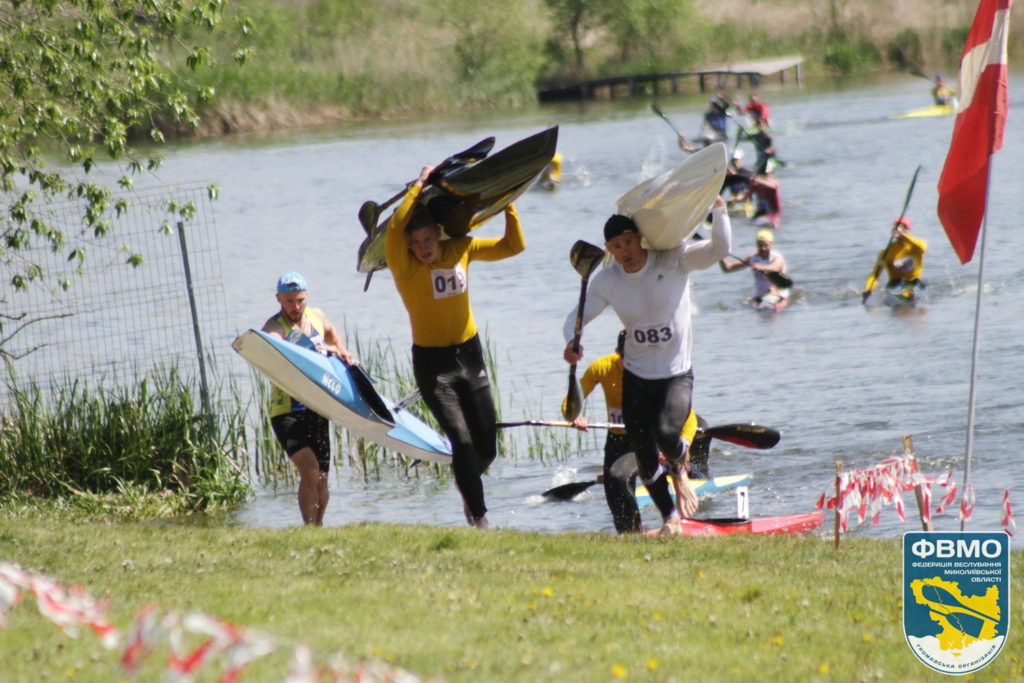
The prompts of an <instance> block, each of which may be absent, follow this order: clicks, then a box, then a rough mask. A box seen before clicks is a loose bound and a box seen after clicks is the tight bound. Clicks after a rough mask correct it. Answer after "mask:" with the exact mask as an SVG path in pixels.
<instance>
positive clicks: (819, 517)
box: [646, 510, 825, 536]
mask: <svg viewBox="0 0 1024 683" xmlns="http://www.w3.org/2000/svg"><path fill="white" fill-rule="evenodd" d="M681 521H682V528H683V534H684V535H686V536H728V535H731V534H764V535H777V534H802V533H806V532H808V531H813V530H814V529H817V528H818V527H820V526H821V525H822V523H823V522H824V521H825V513H824V512H822V511H821V510H816V511H814V512H807V513H803V514H797V515H781V516H778V517H755V518H753V519H747V518H742V517H722V518H717V519H691V518H689V517H687V518H684V519H683V520H681ZM658 531H659V529H650V530H649V531H647V532H646V534H647V535H648V536H657V535H658Z"/></svg>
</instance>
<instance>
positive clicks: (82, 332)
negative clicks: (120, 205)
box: [0, 186, 229, 398]
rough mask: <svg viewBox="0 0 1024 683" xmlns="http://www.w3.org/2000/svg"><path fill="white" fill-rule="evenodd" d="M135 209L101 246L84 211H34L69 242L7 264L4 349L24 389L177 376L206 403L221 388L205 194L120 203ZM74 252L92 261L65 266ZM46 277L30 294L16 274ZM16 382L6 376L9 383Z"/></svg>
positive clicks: (166, 194) (143, 196)
mask: <svg viewBox="0 0 1024 683" xmlns="http://www.w3.org/2000/svg"><path fill="white" fill-rule="evenodd" d="M119 199H124V200H126V201H127V208H126V209H125V210H124V211H123V212H122V213H121V214H120V215H117V216H114V215H113V214H112V215H111V217H110V220H111V223H112V224H113V229H112V230H111V231H110V232H109V233H108V234H107V235H104V236H101V237H96V236H94V235H93V234H92V232H91V231H90V230H85V229H83V225H82V215H83V204H82V203H76V202H69V203H62V204H52V205H43V206H37V207H35V211H36V213H37V214H38V215H39V216H40V217H41V218H43V219H44V220H45V221H47V222H48V223H49V224H50V225H51V226H52V227H54V228H57V229H59V230H61V231H63V233H64V234H65V236H66V242H67V245H66V247H65V248H63V249H61V250H59V251H53V250H52V249H51V248H50V247H49V246H48V245H38V246H36V247H34V248H32V249H29V250H26V251H18V252H12V251H7V252H3V253H2V254H0V270H3V271H8V272H6V273H0V274H2V276H3V281H4V284H3V291H4V294H3V296H2V297H0V314H2V315H3V317H4V325H3V331H2V333H0V339H4V340H5V341H4V342H3V351H4V355H5V357H6V358H7V360H8V362H9V364H10V367H11V368H12V369H13V376H14V377H15V378H16V380H17V381H18V382H25V381H31V382H35V383H36V384H38V385H40V386H43V385H46V384H49V383H51V382H54V381H67V380H69V379H70V380H78V379H86V380H88V381H89V383H90V384H92V385H96V386H113V385H118V384H124V383H127V382H133V381H135V380H137V379H138V378H139V377H141V376H144V375H147V374H149V373H151V372H153V371H154V370H158V369H162V368H169V367H175V368H177V369H178V370H179V371H180V372H181V373H182V374H183V375H186V376H193V377H195V378H197V379H198V380H199V381H200V382H201V384H200V388H201V389H202V390H203V395H204V398H205V396H206V395H207V391H206V387H207V382H213V381H216V380H217V379H218V378H217V377H216V365H215V364H211V363H210V362H209V361H210V360H211V359H212V358H214V357H215V356H216V355H220V354H221V351H222V350H215V349H214V348H213V347H212V346H211V345H210V340H214V339H217V340H222V339H224V338H226V337H227V336H228V333H229V331H228V330H227V329H226V328H227V325H226V315H225V314H226V306H225V303H224V301H225V297H224V290H223V284H222V277H221V265H220V255H219V246H218V243H217V233H216V229H215V225H214V219H213V211H212V207H211V200H210V197H209V191H208V189H207V188H206V187H199V186H191V187H188V186H186V187H173V188H161V189H159V190H151V191H143V192H133V193H130V194H125V195H123V196H118V197H115V198H114V201H112V202H111V206H114V204H115V202H116V201H117V200H119ZM74 249H81V250H82V251H83V252H84V255H85V257H84V260H82V261H79V259H77V258H73V259H71V260H70V261H69V260H68V254H69V253H71V251H72V250H74ZM15 259H17V260H18V261H20V262H22V263H31V264H36V265H38V266H40V267H41V276H40V277H39V279H36V280H34V281H32V282H31V283H30V284H29V287H28V289H27V291H13V287H11V286H10V284H9V281H10V273H11V272H12V271H13V269H14V267H15V266H16V265H17V262H16V261H15ZM8 382H9V376H8Z"/></svg>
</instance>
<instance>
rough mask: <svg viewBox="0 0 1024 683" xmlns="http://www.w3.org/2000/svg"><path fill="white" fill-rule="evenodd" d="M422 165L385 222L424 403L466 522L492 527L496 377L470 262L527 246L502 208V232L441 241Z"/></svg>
mask: <svg viewBox="0 0 1024 683" xmlns="http://www.w3.org/2000/svg"><path fill="white" fill-rule="evenodd" d="M432 171H433V168H431V167H429V166H425V167H424V168H423V169H422V170H421V171H420V176H419V178H417V179H416V181H415V182H414V183H413V184H412V186H410V187H409V190H408V192H406V194H405V199H404V200H403V201H402V204H401V206H399V207H398V209H397V210H396V211H395V213H394V215H393V216H392V217H391V219H390V220H389V221H388V227H387V237H386V242H385V244H386V247H385V248H386V253H387V261H388V268H389V269H390V270H391V274H392V275H393V276H394V280H395V288H396V289H397V290H398V294H399V295H400V296H401V297H402V303H403V304H405V308H406V311H407V312H408V314H409V323H410V326H411V327H412V369H413V375H414V376H415V378H416V385H417V386H418V387H419V390H420V393H421V394H422V395H423V401H424V402H425V403H426V404H427V407H428V408H430V412H431V413H433V415H434V417H435V418H436V419H437V422H438V424H439V425H440V426H441V430H442V431H443V432H444V433H445V435H446V436H447V437H448V440H449V441H450V442H451V445H452V472H453V474H454V475H455V485H456V486H457V487H458V489H459V493H460V494H462V500H463V509H464V511H465V514H466V521H467V522H468V523H469V524H470V525H471V526H474V527H477V528H482V529H485V528H487V506H486V505H485V504H484V486H483V481H482V480H481V478H480V475H481V474H483V473H484V472H485V471H486V470H487V468H488V467H490V464H491V462H492V461H493V460H494V457H495V456H496V455H497V452H498V447H497V443H498V437H497V427H496V417H495V410H494V398H493V396H492V395H491V381H490V378H489V377H488V374H487V366H486V364H485V362H484V354H483V347H482V346H481V344H480V337H479V335H478V334H477V328H476V323H475V322H474V321H473V310H472V308H471V307H470V301H469V263H470V261H499V260H501V259H505V258H508V257H510V256H515V255H516V254H518V253H519V252H521V251H522V250H523V249H525V248H526V241H525V239H524V238H523V230H522V227H521V226H520V225H519V215H518V214H517V213H516V210H515V207H514V206H513V205H511V204H509V205H508V207H507V208H506V209H505V235H504V236H503V237H500V238H490V239H484V238H479V237H459V238H455V239H447V240H442V239H441V227H440V226H438V224H437V223H436V221H435V220H434V218H433V217H432V216H431V214H430V211H429V210H428V209H427V207H425V206H421V205H420V204H418V201H417V200H418V199H419V197H420V193H421V192H422V191H423V186H424V185H425V184H426V183H427V181H428V179H429V177H430V173H431V172H432Z"/></svg>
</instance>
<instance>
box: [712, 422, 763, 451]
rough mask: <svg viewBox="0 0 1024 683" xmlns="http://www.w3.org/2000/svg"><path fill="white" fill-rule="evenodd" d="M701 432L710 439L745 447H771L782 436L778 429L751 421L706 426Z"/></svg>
mask: <svg viewBox="0 0 1024 683" xmlns="http://www.w3.org/2000/svg"><path fill="white" fill-rule="evenodd" d="M703 432H704V434H706V435H707V436H709V437H711V438H712V439H719V440H721V441H728V442H729V443H734V444H737V445H738V446H745V447H746V448H773V447H774V446H775V444H777V443H779V439H781V438H782V434H781V433H780V432H779V430H777V429H772V428H771V427H764V426H762V425H758V424H754V423H753V422H751V423H749V424H748V423H738V424H727V425H719V426H716V427H708V428H707V429H704V430H703Z"/></svg>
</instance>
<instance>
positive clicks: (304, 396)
mask: <svg viewBox="0 0 1024 683" xmlns="http://www.w3.org/2000/svg"><path fill="white" fill-rule="evenodd" d="M231 346H232V348H234V350H235V351H237V352H238V354H239V355H241V356H242V358H244V359H245V360H246V362H247V363H249V365H251V366H252V367H254V368H256V370H258V371H259V372H260V373H261V374H263V375H264V376H265V377H266V378H267V379H269V380H270V381H271V382H273V383H274V384H276V385H277V386H278V387H280V388H281V389H282V390H284V391H285V393H287V394H288V395H290V396H293V397H295V398H296V399H298V400H299V401H301V402H302V403H304V404H305V405H306V406H308V407H309V408H310V409H311V410H313V411H314V412H316V413H318V414H319V415H322V416H323V417H325V418H327V419H328V420H330V421H331V422H334V423H335V424H337V425H339V426H341V427H344V428H345V429H347V430H348V431H349V432H351V433H353V434H355V435H356V436H360V437H363V438H365V439H369V440H370V441H373V442H375V443H378V444H380V445H381V446H383V447H385V448H388V449H391V450H393V451H396V452H398V453H401V454H403V455H406V456H408V457H410V458H415V459H419V460H426V461H429V462H435V463H441V464H450V463H451V447H450V446H449V444H448V441H447V439H445V438H444V437H442V436H441V435H440V434H438V433H437V432H436V431H434V430H433V429H431V428H430V427H429V426H427V425H426V424H425V423H423V422H422V421H421V420H419V419H418V418H417V417H416V416H415V415H413V414H412V413H410V412H409V411H408V410H397V409H396V407H395V403H394V402H393V401H391V399H389V398H387V397H386V396H382V395H381V394H379V393H378V392H377V391H376V390H375V389H374V388H373V386H372V385H371V380H370V379H369V378H368V377H367V376H366V374H365V373H364V372H363V371H362V369H361V368H360V367H359V366H358V365H354V366H352V367H349V366H346V365H345V364H344V363H343V362H342V361H341V360H340V359H339V358H336V357H333V356H331V357H328V356H324V355H323V354H320V353H318V352H316V351H311V350H309V349H305V348H302V347H300V346H298V345H296V344H292V343H290V342H286V341H284V340H282V339H278V338H277V337H272V336H270V335H269V334H267V333H265V332H263V331H261V330H249V331H247V332H243V333H242V334H241V335H239V336H238V337H237V338H236V339H235V340H234V342H232V344H231Z"/></svg>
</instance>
